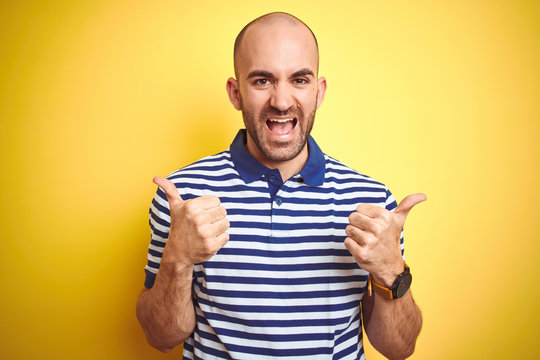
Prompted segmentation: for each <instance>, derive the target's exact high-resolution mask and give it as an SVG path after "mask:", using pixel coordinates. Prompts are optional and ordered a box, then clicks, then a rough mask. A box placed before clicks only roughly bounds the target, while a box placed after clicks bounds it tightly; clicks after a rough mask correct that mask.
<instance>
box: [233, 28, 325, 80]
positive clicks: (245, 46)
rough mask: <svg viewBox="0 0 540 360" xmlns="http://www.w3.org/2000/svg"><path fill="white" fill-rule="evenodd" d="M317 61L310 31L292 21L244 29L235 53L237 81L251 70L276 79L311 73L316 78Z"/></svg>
mask: <svg viewBox="0 0 540 360" xmlns="http://www.w3.org/2000/svg"><path fill="white" fill-rule="evenodd" d="M318 60H319V59H318V51H317V45H316V43H315V39H314V38H313V35H312V34H311V32H310V31H309V29H307V28H306V27H305V26H303V25H302V24H297V23H294V22H291V21H274V22H270V23H262V24H254V25H252V26H251V27H250V28H248V29H247V31H246V33H245V35H244V38H243V40H242V44H241V46H240V48H239V52H238V72H239V76H240V78H242V77H245V75H246V74H248V73H249V72H251V71H253V70H265V71H269V72H271V73H273V74H275V75H279V74H287V73H289V74H290V73H293V72H295V71H298V70H299V69H310V70H312V71H313V73H314V74H316V73H317V65H318Z"/></svg>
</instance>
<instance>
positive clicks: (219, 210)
mask: <svg viewBox="0 0 540 360" xmlns="http://www.w3.org/2000/svg"><path fill="white" fill-rule="evenodd" d="M154 183H155V184H156V185H158V186H159V187H161V188H162V189H163V191H165V195H166V196H167V200H168V201H169V210H170V214H171V227H170V232H169V239H168V240H167V245H166V246H165V249H164V251H163V257H162V261H167V262H171V263H173V264H176V265H183V266H191V265H193V264H197V263H202V262H204V261H206V260H208V259H210V258H211V257H212V256H214V255H215V254H216V253H217V252H218V251H219V249H221V248H222V247H223V246H224V245H225V244H226V243H227V241H228V240H229V234H228V233H226V231H227V230H228V229H229V226H230V224H229V221H228V220H227V217H226V216H227V211H226V210H225V208H224V207H222V206H221V202H220V200H219V198H218V197H217V196H212V195H206V196H201V197H198V198H194V199H191V200H186V201H184V200H183V199H182V197H181V196H180V194H178V190H177V189H176V186H175V185H174V184H173V183H172V182H171V181H170V180H167V179H164V178H162V177H159V176H156V177H155V178H154Z"/></svg>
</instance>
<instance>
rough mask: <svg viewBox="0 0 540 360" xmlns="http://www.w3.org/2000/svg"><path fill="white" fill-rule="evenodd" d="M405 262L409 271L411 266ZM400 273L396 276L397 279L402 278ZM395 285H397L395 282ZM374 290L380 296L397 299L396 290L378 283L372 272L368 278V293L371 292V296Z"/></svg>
mask: <svg viewBox="0 0 540 360" xmlns="http://www.w3.org/2000/svg"><path fill="white" fill-rule="evenodd" d="M403 264H404V266H405V271H407V270H408V269H409V266H408V265H407V264H405V263H403ZM405 271H404V272H405ZM400 275H401V274H400ZM400 275H398V276H397V277H396V280H397V279H399V278H400ZM394 285H395V283H394ZM394 285H392V287H394ZM373 291H375V292H376V293H377V294H379V295H380V296H382V297H383V298H384V299H386V300H394V299H397V297H395V296H394V292H393V291H392V289H389V288H387V287H384V286H382V285H379V284H377V282H376V281H375V280H374V279H373V276H372V275H371V274H369V278H368V294H369V296H371V294H372V293H373Z"/></svg>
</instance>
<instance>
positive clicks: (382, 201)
mask: <svg viewBox="0 0 540 360" xmlns="http://www.w3.org/2000/svg"><path fill="white" fill-rule="evenodd" d="M245 138H246V132H245V130H240V132H239V133H238V135H237V136H236V138H235V140H234V141H233V143H232V144H231V146H230V148H229V149H228V150H226V151H223V152H221V153H219V154H216V155H213V156H208V157H206V158H203V159H201V160H199V161H197V162H195V163H193V164H191V165H189V166H186V167H184V168H182V169H180V170H178V171H176V172H174V173H172V174H171V175H169V176H168V179H169V180H171V181H172V182H173V183H174V184H175V185H176V187H177V188H178V192H179V193H180V195H181V196H182V198H183V199H184V200H188V199H192V198H195V197H199V196H203V195H215V196H218V197H219V198H220V200H221V204H222V206H223V207H224V208H225V209H226V210H227V218H228V220H229V222H230V224H231V226H230V228H229V230H228V233H229V235H230V240H229V241H228V242H227V244H226V245H225V246H224V247H223V248H222V249H221V250H220V251H219V252H218V253H217V254H216V255H215V256H213V257H212V258H210V259H209V260H208V261H206V262H204V263H201V264H196V265H195V266H194V270H193V297H194V298H193V303H194V306H195V312H196V317H197V324H196V327H195V330H194V332H193V334H191V336H190V337H189V338H188V339H187V340H186V341H185V343H184V359H204V360H207V359H246V360H257V359H269V358H276V359H278V358H285V359H309V360H316V359H364V358H365V357H364V350H363V347H362V330H361V329H362V327H361V314H360V313H361V312H360V301H361V300H362V296H363V294H364V291H365V290H366V284H367V279H368V273H367V272H366V271H364V270H363V269H361V268H360V267H359V266H358V265H357V264H356V262H355V261H354V259H353V257H352V256H351V254H350V253H349V251H348V250H347V249H346V248H345V245H344V240H345V238H346V235H345V227H346V226H347V224H348V216H349V215H350V214H351V213H352V212H353V211H355V209H356V207H357V206H358V204H360V203H370V204H375V205H378V206H381V207H384V208H386V209H388V210H394V209H395V207H396V205H397V204H396V202H395V200H394V197H393V196H392V194H391V193H390V192H389V191H388V189H387V188H386V187H385V186H384V185H383V184H381V183H379V182H377V181H375V180H373V179H371V178H370V177H368V176H365V175H362V174H359V173H358V172H356V171H354V170H352V169H351V168H349V167H347V166H345V165H343V164H342V163H340V162H339V161H337V160H335V159H333V158H331V157H329V156H327V155H325V154H323V153H322V151H321V150H320V148H319V147H318V146H317V144H316V143H315V141H314V140H313V138H312V137H311V136H310V137H309V140H308V146H309V157H308V161H307V163H306V165H305V166H304V168H303V169H302V171H301V172H300V173H298V174H296V175H295V176H293V177H291V178H290V179H288V180H287V181H286V182H285V183H283V181H282V179H281V176H280V173H279V171H278V170H276V169H268V168H266V167H265V166H263V165H262V164H260V163H259V162H258V161H257V160H255V158H253V156H251V154H250V153H249V152H248V151H247V149H246V147H245V145H244V144H245ZM169 223H170V216H169V206H168V202H167V198H166V196H165V193H164V192H163V191H162V190H161V189H159V188H158V190H157V193H156V195H155V197H154V199H153V200H152V204H151V207H150V228H151V233H152V238H151V243H150V246H149V250H148V264H147V266H146V269H145V271H146V280H145V286H146V287H147V288H150V287H152V285H153V284H154V280H155V277H156V274H157V271H158V269H159V264H160V259H161V254H162V251H163V248H164V246H165V243H166V241H167V238H168V233H169ZM401 247H402V251H403V238H402V239H401Z"/></svg>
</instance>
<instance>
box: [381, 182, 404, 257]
mask: <svg viewBox="0 0 540 360" xmlns="http://www.w3.org/2000/svg"><path fill="white" fill-rule="evenodd" d="M397 205H398V204H397V201H396V199H395V198H394V195H392V193H391V192H390V190H388V189H386V201H385V208H386V210H388V211H394V210H395V209H396V208H397ZM399 242H400V247H401V256H403V261H405V245H404V242H403V229H401V235H400V239H399Z"/></svg>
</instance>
